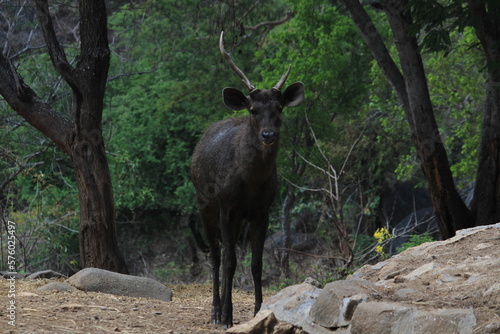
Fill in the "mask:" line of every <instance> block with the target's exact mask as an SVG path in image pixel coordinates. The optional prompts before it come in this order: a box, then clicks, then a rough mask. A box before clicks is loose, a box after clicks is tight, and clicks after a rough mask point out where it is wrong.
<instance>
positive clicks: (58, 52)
mask: <svg viewBox="0 0 500 334" xmlns="http://www.w3.org/2000/svg"><path fill="white" fill-rule="evenodd" d="M36 12H37V16H38V20H39V21H40V25H41V27H42V30H43V34H44V37H45V42H46V43H47V48H48V51H49V55H50V59H51V60H52V63H53V64H54V67H55V68H56V70H57V72H59V74H60V75H61V76H62V77H63V78H64V80H65V81H66V82H67V83H68V84H69V85H70V86H71V87H72V88H73V89H74V88H76V87H78V82H77V80H76V78H75V75H74V69H73V66H71V64H70V63H69V62H68V59H67V58H66V54H65V53H64V49H63V47H62V46H61V44H60V43H59V41H58V40H57V37H56V33H55V31H54V25H53V23H52V18H51V17H50V11H49V4H48V3H47V0H36Z"/></svg>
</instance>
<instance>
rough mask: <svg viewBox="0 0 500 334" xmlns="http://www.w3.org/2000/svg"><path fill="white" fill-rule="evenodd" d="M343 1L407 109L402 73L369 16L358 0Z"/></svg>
mask: <svg viewBox="0 0 500 334" xmlns="http://www.w3.org/2000/svg"><path fill="white" fill-rule="evenodd" d="M343 2H344V4H345V6H346V7H347V10H348V11H349V12H350V13H351V16H352V19H353V21H354V23H355V24H356V26H357V27H358V29H359V30H360V31H361V34H362V36H363V39H364V40H365V42H366V45H367V46H368V49H370V51H371V53H372V54H373V57H374V58H375V60H376V61H377V63H378V65H379V67H380V69H381V70H382V72H384V74H385V76H386V77H387V79H388V80H389V83H390V84H391V86H392V88H393V89H394V91H395V92H396V94H397V96H398V99H399V101H400V102H401V104H402V105H403V108H404V109H405V110H409V102H408V94H407V91H406V85H405V80H404V78H403V75H402V74H401V71H400V70H399V68H398V67H397V65H396V63H395V62H394V60H393V59H392V57H391V55H390V53H389V50H387V47H386V46H385V43H384V41H383V39H382V37H381V36H380V34H379V33H378V31H377V28H376V27H375V25H374V24H373V21H372V20H371V18H370V16H369V15H368V13H367V12H366V10H365V9H364V7H363V5H362V4H361V3H360V1H359V0H343Z"/></svg>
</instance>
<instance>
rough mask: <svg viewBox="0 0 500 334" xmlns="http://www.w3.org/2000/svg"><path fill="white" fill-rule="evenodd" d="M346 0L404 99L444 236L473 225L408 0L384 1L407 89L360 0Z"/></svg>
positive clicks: (411, 129)
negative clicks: (457, 180)
mask: <svg viewBox="0 0 500 334" xmlns="http://www.w3.org/2000/svg"><path fill="white" fill-rule="evenodd" d="M344 3H345V4H346V7H347V8H348V10H349V11H350V13H351V15H352V16H353V20H354V22H355V23H356V25H357V26H358V28H359V29H360V30H361V32H362V33H363V35H364V37H365V40H368V39H369V40H370V42H369V43H368V42H367V45H368V47H369V48H370V50H371V51H372V54H373V55H374V57H375V59H376V60H377V62H378V63H379V65H380V64H385V65H384V67H382V66H381V68H382V69H383V71H384V74H385V75H386V77H387V78H388V80H389V81H390V82H391V85H392V86H393V87H394V89H395V90H396V93H397V95H398V98H399V100H400V102H401V104H402V105H403V108H404V110H405V113H406V118H407V120H408V124H409V126H410V131H411V136H412V140H413V143H414V145H415V148H416V150H417V153H418V156H419V159H420V163H421V167H422V170H423V172H424V175H425V177H426V179H427V181H428V184H429V191H430V193H431V198H432V203H433V208H434V211H435V214H436V216H437V218H438V224H439V228H440V231H441V234H442V236H443V238H450V237H452V236H454V235H455V231H456V230H458V229H462V228H467V227H471V226H474V221H473V218H472V215H471V213H470V211H469V209H468V208H467V206H466V205H465V203H464V202H463V200H462V198H461V197H460V195H459V194H458V192H457V190H456V188H455V184H454V181H453V177H452V174H451V170H450V166H449V162H448V157H447V154H446V150H445V148H444V145H443V143H442V140H441V136H440V134H439V129H438V127H437V123H436V120H435V117H434V112H433V107H432V103H431V100H430V95H429V89H428V86H427V79H426V76H425V71H424V67H423V62H422V59H421V56H420V53H419V51H418V44H417V40H416V37H415V36H410V35H409V33H408V28H409V26H410V25H411V24H412V18H411V13H410V12H409V11H406V7H407V5H408V1H407V0H402V1H392V0H391V1H385V2H384V3H383V7H384V11H385V13H386V15H387V18H388V20H389V24H390V26H391V30H392V32H393V34H394V39H395V44H396V47H397V50H398V55H399V60H400V63H401V68H402V71H403V75H402V78H403V82H404V87H405V89H403V88H402V87H401V85H402V84H401V79H400V76H399V75H397V74H396V73H395V72H396V71H397V72H399V70H397V67H396V65H395V63H394V61H392V59H388V58H390V55H389V53H388V52H387V51H386V50H385V51H384V50H383V49H386V48H385V46H382V45H380V44H379V43H383V42H382V39H381V38H380V37H379V36H378V33H377V32H376V29H375V27H374V25H373V23H372V21H371V19H370V18H369V16H368V14H367V13H366V11H364V9H363V7H362V5H361V4H360V2H359V1H358V0H344ZM368 33H369V34H370V35H368ZM374 36H378V37H377V38H374ZM374 41H376V42H374ZM381 50H382V51H381ZM384 68H385V69H384Z"/></svg>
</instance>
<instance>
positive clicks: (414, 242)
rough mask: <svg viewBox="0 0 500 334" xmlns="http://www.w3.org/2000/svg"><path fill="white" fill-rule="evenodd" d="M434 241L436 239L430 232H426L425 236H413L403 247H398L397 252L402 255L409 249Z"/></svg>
mask: <svg viewBox="0 0 500 334" xmlns="http://www.w3.org/2000/svg"><path fill="white" fill-rule="evenodd" d="M432 241H434V238H433V237H432V236H431V235H430V234H429V233H428V232H425V233H424V234H415V235H411V236H410V240H408V242H405V243H404V244H402V245H401V247H398V248H397V249H396V250H397V252H398V253H401V252H403V251H405V250H407V249H408V248H411V247H415V246H418V245H421V244H424V243H426V242H432Z"/></svg>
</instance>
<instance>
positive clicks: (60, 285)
mask: <svg viewBox="0 0 500 334" xmlns="http://www.w3.org/2000/svg"><path fill="white" fill-rule="evenodd" d="M73 290H76V288H75V287H74V286H71V285H69V284H68V283H64V282H50V283H49V284H45V285H43V286H41V287H39V288H38V289H36V291H73Z"/></svg>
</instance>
